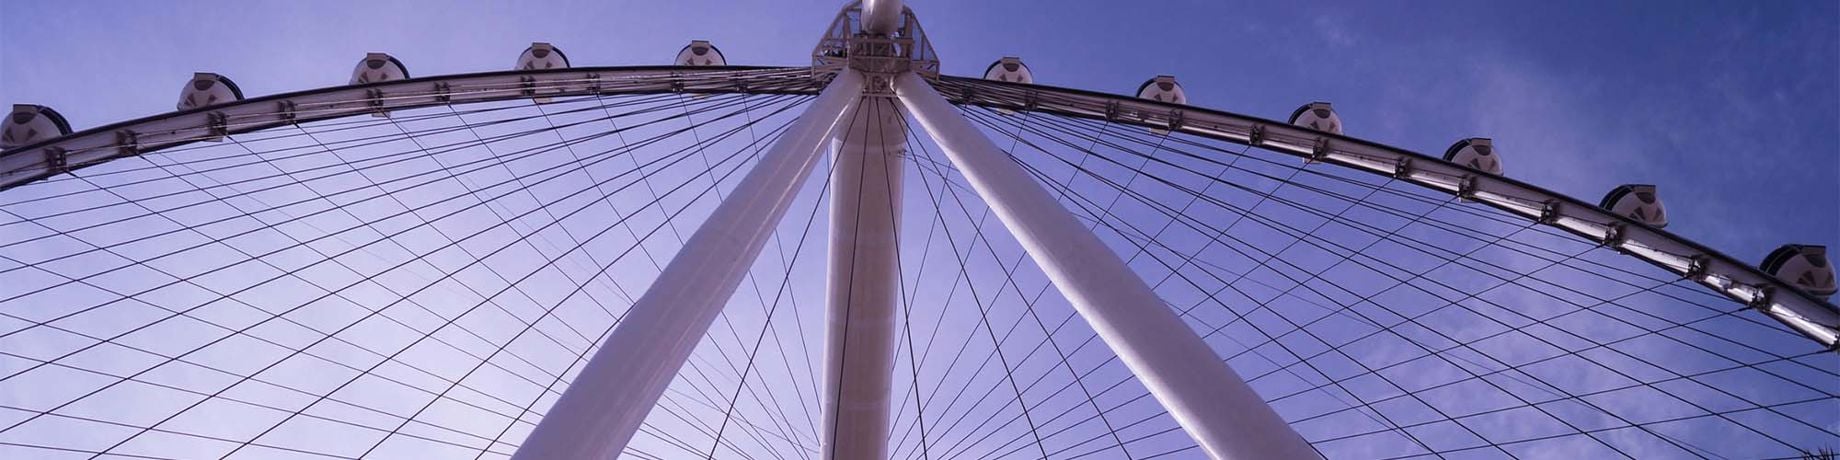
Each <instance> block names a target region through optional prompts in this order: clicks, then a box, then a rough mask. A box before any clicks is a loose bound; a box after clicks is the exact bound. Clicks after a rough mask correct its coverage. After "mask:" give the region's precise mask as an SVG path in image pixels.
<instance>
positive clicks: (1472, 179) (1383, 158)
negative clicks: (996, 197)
mask: <svg viewBox="0 0 1840 460" xmlns="http://www.w3.org/2000/svg"><path fill="white" fill-rule="evenodd" d="M936 86H938V87H939V89H940V92H941V93H942V94H944V95H946V97H947V98H948V99H951V100H952V101H953V102H955V103H959V104H970V105H977V106H983V107H991V108H1000V109H1007V110H1021V111H1035V112H1042V113H1051V114H1055V115H1062V116H1070V117H1079V118H1087V119H1094V120H1107V121H1110V122H1113V123H1119V124H1126V125H1134V126H1140V127H1146V128H1154V129H1161V130H1169V131H1173V132H1183V133H1187V134H1191V135H1196V136H1200V137H1206V138H1210V139H1216V140H1221V141H1226V142H1232V143H1235V144H1240V145H1248V146H1255V147H1260V148H1264V149H1267V150H1271V151H1274V152H1279V153H1284V154H1288V155H1292V156H1296V157H1298V158H1302V159H1304V160H1305V161H1308V162H1321V163H1329V164H1335V165H1338V166H1343V167H1347V168H1351V169H1355V170H1358V171H1364V172H1368V173H1373V174H1378V175H1382V176H1390V177H1393V178H1396V179H1399V180H1400V181H1403V182H1410V183H1413V184H1416V185H1419V186H1423V187H1426V188H1430V189H1434V190H1440V191H1444V192H1449V193H1453V194H1456V195H1457V196H1460V197H1462V198H1465V199H1467V200H1469V201H1476V202H1481V203H1484V204H1487V205H1489V206H1492V207H1495V208H1497V209H1500V210H1503V211H1507V212H1508V213H1510V214H1517V215H1520V216H1523V217H1527V218H1530V219H1533V220H1534V221H1536V222H1539V223H1543V224H1546V225H1550V226H1554V227H1558V228H1560V229H1562V230H1565V231H1566V232H1568V233H1571V234H1573V235H1575V236H1578V237H1581V238H1583V239H1585V240H1586V241H1590V242H1593V243H1597V244H1600V245H1605V246H1610V247H1612V248H1614V249H1616V250H1617V251H1618V252H1622V253H1624V254H1627V255H1630V256H1633V257H1636V258H1637V259H1641V260H1643V261H1646V262H1649V263H1651V264H1653V265H1655V266H1657V267H1661V268H1662V269H1665V270H1668V271H1669V272H1672V273H1675V274H1677V275H1681V276H1682V277H1684V278H1688V279H1692V280H1693V281H1695V282H1697V283H1699V284H1700V285H1702V286H1706V287H1708V288H1711V289H1712V290H1713V291H1714V292H1718V293H1720V294H1723V295H1724V296H1726V297H1727V298H1729V299H1731V300H1733V301H1736V302H1738V303H1740V304H1743V305H1747V306H1750V307H1753V308H1756V309H1758V310H1760V311H1762V312H1763V313H1764V314H1765V315H1767V316H1769V317H1771V318H1774V319H1776V320H1777V321H1779V322H1782V323H1783V324H1784V325H1786V326H1789V327H1790V329H1793V330H1795V331H1796V332H1798V333H1800V334H1802V335H1803V336H1805V337H1807V338H1809V339H1811V340H1814V341H1815V342H1816V343H1819V344H1821V345H1823V346H1826V347H1828V348H1829V349H1830V350H1835V351H1840V343H1836V340H1837V337H1836V336H1837V335H1840V308H1836V307H1835V306H1834V304H1832V303H1829V302H1827V301H1825V300H1822V299H1820V298H1818V297H1815V296H1813V295H1811V294H1809V293H1807V292H1805V291H1803V290H1801V289H1800V288H1796V287H1794V286H1792V285H1789V284H1788V283H1786V282H1783V281H1782V280H1780V279H1777V278H1776V277H1774V276H1770V275H1769V274H1767V273H1764V272H1763V271H1762V270H1760V269H1758V268H1757V267H1754V266H1752V265H1749V264H1746V263H1743V262H1741V261H1739V260H1738V259H1736V258H1733V257H1731V256H1729V255H1726V254H1724V253H1721V252H1719V251H1717V250H1713V249H1712V248H1709V247H1706V246H1705V245H1702V244H1699V243H1698V242H1694V241H1692V240H1689V239H1687V238H1684V237H1681V236H1679V235H1676V234H1673V233H1669V232H1667V231H1665V230H1662V229H1660V228H1656V227H1652V226H1649V225H1647V224H1644V223H1642V222H1639V221H1636V220H1634V219H1631V218H1628V217H1624V216H1621V215H1617V214H1614V213H1611V212H1610V211H1609V210H1606V209H1603V208H1600V207H1597V206H1593V205H1591V204H1590V203H1588V202H1586V201H1584V200H1580V199H1578V198H1574V197H1571V196H1567V195H1564V194H1561V193H1558V192H1554V191H1551V190H1547V189H1545V188H1542V187H1539V186H1536V185H1533V184H1529V183H1526V182H1522V181H1519V180H1515V179H1511V178H1508V177H1504V176H1498V175H1493V174H1489V173H1487V172H1484V171H1480V170H1476V169H1473V168H1470V167H1467V166H1463V165H1459V164H1456V163H1452V162H1449V161H1446V160H1444V159H1442V158H1439V157H1433V156H1429V155H1425V154H1422V153H1418V152H1414V151H1411V150H1408V149H1403V148H1398V147H1393V146H1389V145H1385V144H1381V143H1378V142H1373V141H1369V140H1365V139H1360V138H1355V137H1349V136H1346V135H1339V134H1333V133H1327V132H1322V131H1316V130H1312V129H1309V128H1304V127H1299V126H1293V125H1291V124H1289V123H1283V122H1278V121H1274V120H1269V119H1264V118H1259V117H1253V116H1247V115H1241V114H1236V113H1231V112H1225V111H1219V110H1213V109H1207V108H1202V107H1195V106H1189V105H1180V104H1171V103H1165V102H1159V101H1154V100H1149V99H1139V98H1134V97H1126V96H1120V95H1115V94H1107V93H1100V92H1094V91H1086V90H1079V89H1069V88H1058V87H1051V86H1045V85H1039V84H1023V83H1011V82H1001V81H991V80H984V79H978V78H966V77H942V78H940V80H939V82H938V83H937V84H936Z"/></svg>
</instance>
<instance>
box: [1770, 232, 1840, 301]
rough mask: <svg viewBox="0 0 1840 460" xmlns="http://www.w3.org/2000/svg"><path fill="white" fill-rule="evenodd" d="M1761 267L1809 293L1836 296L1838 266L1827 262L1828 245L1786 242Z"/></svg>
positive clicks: (1822, 296)
mask: <svg viewBox="0 0 1840 460" xmlns="http://www.w3.org/2000/svg"><path fill="white" fill-rule="evenodd" d="M1760 268H1762V269H1763V271H1764V273H1769V274H1770V275H1771V276H1775V277H1776V278H1778V279H1781V280H1783V281H1784V282H1787V283H1789V284H1790V285H1793V286H1795V287H1798V288H1801V289H1802V290H1803V291H1808V293H1809V294H1814V295H1816V296H1819V297H1821V298H1827V297H1828V296H1832V295H1834V266H1833V264H1831V263H1828V261H1827V247H1826V246H1803V245H1799V244H1785V245H1783V247H1780V248H1776V250H1775V251H1772V252H1770V256H1769V257H1765V258H1763V264H1762V265H1761V266H1760Z"/></svg>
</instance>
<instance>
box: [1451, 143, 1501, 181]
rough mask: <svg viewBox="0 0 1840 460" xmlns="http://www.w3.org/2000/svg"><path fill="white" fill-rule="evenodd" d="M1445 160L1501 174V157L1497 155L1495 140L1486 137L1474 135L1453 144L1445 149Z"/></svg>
mask: <svg viewBox="0 0 1840 460" xmlns="http://www.w3.org/2000/svg"><path fill="white" fill-rule="evenodd" d="M1444 161H1448V162H1451V163H1456V164H1459V165H1463V166H1468V167H1470V168H1473V169H1476V170H1478V171H1482V172H1485V173H1489V174H1493V175H1497V176H1499V175H1501V157H1499V156H1496V155H1495V145H1494V142H1492V141H1490V140H1489V139H1488V138H1486V137H1472V138H1469V139H1464V140H1460V141H1457V143H1455V144H1451V145H1450V148H1449V149H1445V150H1444Z"/></svg>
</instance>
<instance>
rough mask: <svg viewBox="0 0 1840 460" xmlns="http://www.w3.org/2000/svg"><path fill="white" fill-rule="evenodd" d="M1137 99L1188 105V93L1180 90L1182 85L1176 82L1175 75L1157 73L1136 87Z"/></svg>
mask: <svg viewBox="0 0 1840 460" xmlns="http://www.w3.org/2000/svg"><path fill="white" fill-rule="evenodd" d="M1137 97H1138V98H1139V99H1149V100H1152V101H1157V102H1168V103H1171V104H1182V105H1188V93H1187V92H1184V91H1182V85H1181V84H1178V83H1176V77H1171V76H1168V75H1157V76H1156V78H1152V79H1150V80H1148V81H1145V82H1144V84H1143V85H1139V86H1138V87H1137Z"/></svg>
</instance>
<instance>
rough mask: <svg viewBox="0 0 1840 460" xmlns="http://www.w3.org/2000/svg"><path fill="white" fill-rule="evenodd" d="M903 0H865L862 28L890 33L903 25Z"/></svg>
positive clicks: (883, 33) (884, 33) (878, 32)
mask: <svg viewBox="0 0 1840 460" xmlns="http://www.w3.org/2000/svg"><path fill="white" fill-rule="evenodd" d="M901 3H902V2H901V0H863V6H862V11H863V13H862V28H863V30H865V31H868V32H870V33H876V34H882V35H888V34H893V33H894V32H895V30H896V29H899V28H900V27H901V9H902V8H903V6H902V5H901Z"/></svg>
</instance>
